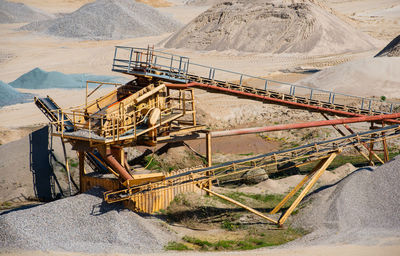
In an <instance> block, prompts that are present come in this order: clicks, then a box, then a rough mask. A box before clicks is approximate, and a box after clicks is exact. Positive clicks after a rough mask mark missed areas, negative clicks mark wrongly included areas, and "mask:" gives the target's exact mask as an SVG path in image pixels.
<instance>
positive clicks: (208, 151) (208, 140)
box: [206, 132, 212, 195]
mask: <svg viewBox="0 0 400 256" xmlns="http://www.w3.org/2000/svg"><path fill="white" fill-rule="evenodd" d="M206 147H207V149H206V154H207V166H208V167H211V166H212V154H211V152H212V151H211V133H209V132H208V133H207V135H206ZM207 175H208V176H210V175H211V172H207ZM211 186H212V180H211V179H209V180H208V182H207V188H208V189H211ZM207 195H210V194H209V193H208V192H207Z"/></svg>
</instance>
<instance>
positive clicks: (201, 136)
mask: <svg viewBox="0 0 400 256" xmlns="http://www.w3.org/2000/svg"><path fill="white" fill-rule="evenodd" d="M393 118H400V113H395V114H386V115H376V116H360V117H351V118H342V119H333V120H322V121H312V122H306V123H297V124H281V125H274V126H265V127H253V128H243V129H235V130H226V131H214V132H210V134H211V137H224V136H234V135H242V134H250V133H262V132H272V131H282V130H289V129H302V128H312V127H320V126H330V125H339V124H349V123H360V122H374V121H381V120H388V119H393ZM204 138H205V134H193V135H187V136H182V137H176V138H171V139H166V140H162V141H159V142H173V141H182V140H195V139H204Z"/></svg>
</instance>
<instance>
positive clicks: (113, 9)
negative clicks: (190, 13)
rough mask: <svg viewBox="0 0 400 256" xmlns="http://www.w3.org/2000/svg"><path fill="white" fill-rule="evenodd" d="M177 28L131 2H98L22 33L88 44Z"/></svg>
mask: <svg viewBox="0 0 400 256" xmlns="http://www.w3.org/2000/svg"><path fill="white" fill-rule="evenodd" d="M179 26H180V24H179V23H178V22H177V21H175V20H173V19H172V18H170V17H167V16H165V15H163V14H161V13H160V12H159V11H157V10H156V9H154V8H152V7H150V6H148V5H146V4H142V3H137V2H135V1H131V0H98V1H96V2H94V3H89V4H86V5H84V6H82V7H81V8H79V9H78V10H77V11H75V12H73V13H69V14H66V15H64V16H62V17H60V18H56V19H52V20H46V21H41V22H34V23H30V24H28V25H26V26H23V27H22V28H21V29H22V30H30V31H37V32H42V33H46V34H49V35H54V36H62V37H73V38H80V39H89V40H106V39H122V38H129V37H142V36H152V35H159V34H162V33H167V32H172V31H175V30H176V29H177V28H178V27H179Z"/></svg>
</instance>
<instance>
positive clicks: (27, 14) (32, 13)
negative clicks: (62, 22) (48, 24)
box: [0, 0, 54, 24]
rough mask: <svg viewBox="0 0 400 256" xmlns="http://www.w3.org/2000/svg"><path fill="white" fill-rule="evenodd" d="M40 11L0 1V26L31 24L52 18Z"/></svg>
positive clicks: (21, 4) (19, 4) (23, 5)
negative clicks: (4, 24)
mask: <svg viewBox="0 0 400 256" xmlns="http://www.w3.org/2000/svg"><path fill="white" fill-rule="evenodd" d="M53 17H54V16H52V15H50V14H48V13H45V12H44V11H42V10H39V9H36V8H32V7H30V6H27V5H25V4H23V3H12V2H8V1H5V0H0V24H1V23H19V22H33V21H39V20H45V19H50V18H53Z"/></svg>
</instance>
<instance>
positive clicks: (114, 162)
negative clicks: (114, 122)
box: [106, 148, 133, 181]
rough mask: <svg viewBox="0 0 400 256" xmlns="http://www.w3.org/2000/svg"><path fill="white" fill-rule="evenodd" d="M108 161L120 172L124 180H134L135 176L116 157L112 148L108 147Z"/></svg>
mask: <svg viewBox="0 0 400 256" xmlns="http://www.w3.org/2000/svg"><path fill="white" fill-rule="evenodd" d="M106 161H107V163H108V164H109V165H110V166H111V167H112V168H113V170H115V171H116V172H118V173H119V175H120V177H121V178H122V179H123V180H124V181H126V180H133V177H132V176H131V175H130V174H129V173H128V171H127V170H126V169H125V168H124V167H122V165H121V164H120V163H118V161H117V160H116V159H115V158H114V156H113V154H112V152H111V149H110V148H107V149H106Z"/></svg>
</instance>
